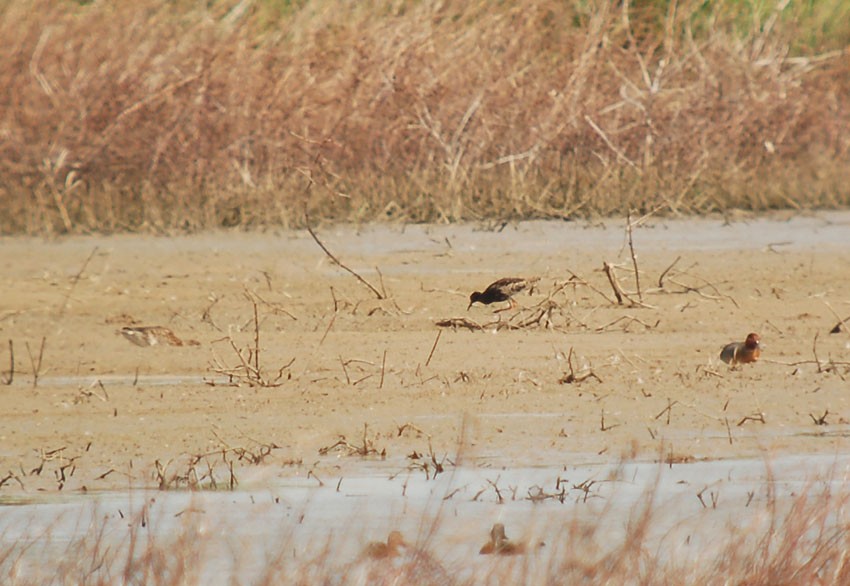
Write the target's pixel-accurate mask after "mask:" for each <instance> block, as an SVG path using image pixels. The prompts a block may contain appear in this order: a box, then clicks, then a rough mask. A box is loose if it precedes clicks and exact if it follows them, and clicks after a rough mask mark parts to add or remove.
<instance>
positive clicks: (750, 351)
mask: <svg viewBox="0 0 850 586" xmlns="http://www.w3.org/2000/svg"><path fill="white" fill-rule="evenodd" d="M759 356H761V338H759V335H758V334H750V335H749V336H747V339H746V340H745V341H743V342H732V343H731V344H726V345H725V346H724V347H723V350H721V351H720V360H722V361H723V362H725V363H726V364H729V365H731V366H735V365H737V364H749V363H750V362H755V361H756V360H758V359H759Z"/></svg>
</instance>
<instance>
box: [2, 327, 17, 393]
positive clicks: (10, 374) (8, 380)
mask: <svg viewBox="0 0 850 586" xmlns="http://www.w3.org/2000/svg"><path fill="white" fill-rule="evenodd" d="M14 380H15V345H14V344H13V343H12V339H11V338H9V370H8V371H7V372H4V373H3V384H4V385H11V384H12V382H13V381H14Z"/></svg>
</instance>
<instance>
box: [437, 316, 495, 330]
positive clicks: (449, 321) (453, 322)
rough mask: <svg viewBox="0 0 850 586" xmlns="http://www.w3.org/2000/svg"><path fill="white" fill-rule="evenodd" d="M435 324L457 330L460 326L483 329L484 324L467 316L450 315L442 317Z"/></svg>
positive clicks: (468, 328) (469, 328)
mask: <svg viewBox="0 0 850 586" xmlns="http://www.w3.org/2000/svg"><path fill="white" fill-rule="evenodd" d="M434 324H435V325H436V326H437V327H439V328H452V329H453V330H456V329H458V328H466V329H467V330H470V331H476V330H483V329H484V326H482V325H481V324H479V323H478V322H475V321H472V320H471V319H468V318H465V317H449V318H446V319H441V320H438V321H436V322H434Z"/></svg>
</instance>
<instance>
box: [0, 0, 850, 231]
mask: <svg viewBox="0 0 850 586" xmlns="http://www.w3.org/2000/svg"><path fill="white" fill-rule="evenodd" d="M282 5H285V6H286V7H287V8H285V9H282V8H280V6H282ZM848 12H850V9H848V7H847V5H846V3H842V2H840V0H824V1H823V2H818V3H789V2H787V1H780V2H778V3H776V4H770V3H767V4H764V3H754V2H737V1H733V0H721V1H718V2H714V3H704V2H691V1H686V2H678V3H669V4H668V3H662V2H639V3H634V4H632V3H630V2H613V1H602V2H598V3H586V2H579V1H573V2H553V1H547V0H544V1H542V2H530V1H524V2H520V3H504V4H499V5H497V6H494V5H492V4H491V3H489V2H471V3H468V2H457V1H450V2H434V1H431V0H426V1H423V2H413V3H409V2H382V3H378V4H373V3H350V2H340V1H334V0H315V1H313V2H306V3H291V4H290V3H283V4H281V3H277V2H271V1H256V2H235V1H234V2H225V1H219V2H208V3H201V4H198V3H194V2H169V3H161V2H154V1H153V0H143V1H141V2H135V3H122V4H117V5H114V4H112V3H107V2H91V3H88V2H86V3H78V2H51V1H49V0H34V1H33V2H27V3H15V2H2V3H0V37H2V38H3V39H4V42H3V43H2V45H0V63H2V66H0V85H2V87H4V88H5V90H6V91H5V92H3V94H2V95H0V111H2V112H4V116H3V121H2V124H0V177H2V179H0V232H2V233H30V234H55V233H86V232H92V231H97V232H115V231H126V230H133V231H157V232H166V231H168V232H170V231H175V230H198V229H207V228H216V227H233V226H238V227H241V228H254V227H262V226H272V225H275V226H278V225H279V226H285V227H293V226H302V225H303V222H304V217H305V216H304V211H305V209H306V211H307V212H308V213H309V215H310V217H312V218H313V219H314V221H321V222H328V221H338V220H343V221H355V222H359V221H376V220H392V221H407V222H418V221H459V220H481V219H496V218H499V219H511V218H530V217H547V218H553V217H559V218H565V217H575V216H589V215H596V214H616V213H622V212H623V210H626V209H631V210H633V211H634V212H635V213H639V214H640V213H645V212H648V211H652V210H658V213H672V214H689V213H706V212H712V211H717V210H720V211H723V210H727V209H730V208H746V209H753V210H766V209H774V208H792V209H802V208H814V207H835V206H843V205H847V204H848V203H850V191H848V189H850V188H848V186H850V176H848V173H850V167H848V166H847V165H846V160H847V159H848V155H850V138H848V137H850V59H848V58H847V46H848V42H850V25H848V23H850V18H848ZM307 185H315V187H314V188H313V189H305V186H307Z"/></svg>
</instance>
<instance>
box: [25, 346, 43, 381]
mask: <svg viewBox="0 0 850 586" xmlns="http://www.w3.org/2000/svg"><path fill="white" fill-rule="evenodd" d="M46 342H47V337H45V336H42V338H41V346H40V347H39V350H38V360H36V359H34V358H33V355H32V350H31V349H30V344H29V342H27V343H26V347H27V354H29V357H30V366H31V367H32V388H36V387H37V386H38V377H39V374H40V373H41V364H42V360H43V359H44V345H45V343H46Z"/></svg>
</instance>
